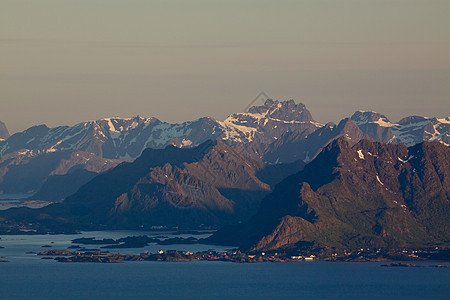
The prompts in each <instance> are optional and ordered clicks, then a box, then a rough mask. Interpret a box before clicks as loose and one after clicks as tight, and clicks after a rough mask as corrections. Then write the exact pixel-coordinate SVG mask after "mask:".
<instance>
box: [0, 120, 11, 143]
mask: <svg viewBox="0 0 450 300" xmlns="http://www.w3.org/2000/svg"><path fill="white" fill-rule="evenodd" d="M7 138H9V132H8V128H6V125H5V123H3V122H2V121H0V141H1V140H6V139H7Z"/></svg>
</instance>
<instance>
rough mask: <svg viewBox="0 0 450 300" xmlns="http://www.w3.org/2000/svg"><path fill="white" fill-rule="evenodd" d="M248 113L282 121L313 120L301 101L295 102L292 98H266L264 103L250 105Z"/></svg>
mask: <svg viewBox="0 0 450 300" xmlns="http://www.w3.org/2000/svg"><path fill="white" fill-rule="evenodd" d="M248 113H249V114H255V115H262V116H265V117H270V118H273V119H278V120H284V121H302V122H309V121H310V122H315V121H314V119H313V118H312V115H311V113H310V112H309V111H308V110H307V109H306V106H305V105H304V104H303V103H298V104H296V103H295V101H294V100H292V99H291V100H287V101H278V100H272V99H267V100H266V101H265V103H264V105H260V106H252V107H250V109H249V110H248Z"/></svg>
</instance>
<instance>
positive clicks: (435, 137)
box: [264, 111, 450, 162]
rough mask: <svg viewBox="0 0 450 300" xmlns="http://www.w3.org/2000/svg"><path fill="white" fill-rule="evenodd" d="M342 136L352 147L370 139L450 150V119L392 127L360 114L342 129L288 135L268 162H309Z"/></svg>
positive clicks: (418, 120) (272, 150)
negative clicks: (427, 143) (426, 143)
mask: <svg viewBox="0 0 450 300" xmlns="http://www.w3.org/2000/svg"><path fill="white" fill-rule="evenodd" d="M341 136H342V137H344V138H345V139H346V140H347V141H348V142H349V143H350V144H351V145H354V144H356V143H357V142H359V141H360V140H361V139H368V140H372V141H376V142H382V143H388V144H390V143H395V144H405V145H406V146H413V145H415V144H418V143H421V142H422V141H430V142H433V141H436V142H441V143H442V144H444V145H446V146H450V117H447V118H442V119H438V118H426V117H418V116H413V117H407V118H404V119H402V120H400V121H399V122H398V123H391V122H390V121H389V120H388V119H387V118H386V116H384V115H381V114H379V113H376V112H363V111H358V112H355V113H354V114H353V116H352V117H351V118H346V119H343V120H342V121H341V122H340V123H339V124H338V125H335V124H334V123H328V124H326V125H325V126H323V127H320V128H318V129H317V130H316V131H314V132H312V133H310V132H307V131H287V132H286V133H285V134H283V135H282V136H281V137H280V138H279V139H277V140H276V141H275V142H273V143H272V144H270V145H269V146H268V147H267V150H266V152H265V153H264V160H265V161H270V162H276V161H281V162H292V161H295V160H298V159H301V160H303V161H305V162H309V161H311V159H312V158H314V157H315V156H316V155H317V154H318V153H319V152H320V150H321V149H322V148H323V147H324V146H325V145H327V144H328V143H329V142H331V141H332V140H334V139H336V138H338V137H341Z"/></svg>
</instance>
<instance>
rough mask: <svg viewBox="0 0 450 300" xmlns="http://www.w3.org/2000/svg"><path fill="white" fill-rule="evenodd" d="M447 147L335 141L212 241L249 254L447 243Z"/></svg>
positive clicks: (449, 208) (449, 234)
mask: <svg viewBox="0 0 450 300" xmlns="http://www.w3.org/2000/svg"><path fill="white" fill-rule="evenodd" d="M449 161H450V149H449V148H448V147H446V146H444V145H442V144H440V143H429V142H423V143H420V144H417V145H415V146H412V147H409V148H407V147H406V146H405V145H394V144H392V145H386V144H381V143H377V142H370V141H367V140H362V141H360V142H358V143H357V144H355V145H354V146H353V147H351V146H350V144H349V143H348V142H347V141H346V139H345V138H343V137H342V138H339V139H336V140H334V141H333V142H332V143H330V144H329V145H328V146H327V147H325V148H324V149H323V150H322V152H321V153H320V154H319V155H318V156H317V157H316V158H315V159H314V160H313V161H312V162H311V163H310V164H308V165H306V166H305V168H304V170H302V171H300V172H299V173H297V174H295V175H292V176H290V177H288V178H286V179H285V180H283V181H282V182H281V183H280V184H278V185H277V186H276V187H275V189H274V191H273V192H272V193H271V194H269V195H268V196H267V197H266V198H265V199H264V200H263V202H262V204H261V208H260V210H259V211H258V213H257V214H256V215H255V216H254V217H253V218H251V219H250V220H249V221H248V222H246V223H244V224H243V225H239V226H237V227H234V228H231V229H230V228H225V229H223V230H222V231H219V232H218V233H217V234H216V235H215V236H213V237H212V241H214V242H219V243H224V244H231V245H237V246H240V247H242V248H244V249H251V250H261V251H262V250H273V249H279V248H295V247H300V245H302V244H304V243H315V244H316V245H317V246H319V247H338V248H347V249H351V248H363V247H364V248H365V247H416V246H427V245H430V244H433V243H443V244H448V241H449V239H450V221H449V218H448V216H449V215H450V199H449V195H450V165H449V163H448V162H449Z"/></svg>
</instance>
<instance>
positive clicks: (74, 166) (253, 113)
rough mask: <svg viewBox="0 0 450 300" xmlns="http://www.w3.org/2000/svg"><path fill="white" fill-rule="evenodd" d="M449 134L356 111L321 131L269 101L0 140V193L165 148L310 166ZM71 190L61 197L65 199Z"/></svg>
mask: <svg viewBox="0 0 450 300" xmlns="http://www.w3.org/2000/svg"><path fill="white" fill-rule="evenodd" d="M449 133H450V118H449V117H447V118H441V119H438V118H426V117H417V116H413V117H407V118H404V119H402V120H400V121H399V122H397V123H392V122H390V121H389V120H388V119H387V118H386V117H385V116H383V115H381V114H379V113H375V112H362V111H358V112H356V113H354V114H353V116H352V117H351V118H346V119H344V120H342V121H341V122H340V123H339V124H337V125H336V124H334V123H327V124H320V123H318V122H316V121H315V120H314V119H313V117H312V115H311V113H310V112H309V111H308V110H307V109H306V107H305V105H303V104H302V103H298V104H296V103H295V102H294V101H293V100H289V101H281V102H280V101H274V100H270V99H268V100H267V101H266V102H265V103H264V104H263V105H260V106H253V107H251V108H250V109H249V110H248V112H246V113H235V114H232V115H230V116H229V117H228V118H226V119H225V120H224V121H217V120H215V119H213V118H209V117H205V118H200V119H198V120H195V121H190V122H184V123H181V124H169V123H166V122H162V121H160V120H158V119H156V118H143V117H140V116H137V117H135V118H106V119H101V120H97V121H89V122H83V123H79V124H77V125H75V126H60V127H56V128H48V127H47V126H45V125H39V126H34V127H31V128H29V129H27V130H25V131H23V132H19V133H16V134H13V135H12V136H10V137H9V138H7V139H6V140H4V141H0V193H4V194H15V193H29V194H33V193H36V192H37V191H39V189H40V188H43V186H44V184H46V182H47V180H49V178H50V177H52V176H64V175H67V174H69V175H70V174H71V173H73V172H75V171H77V170H80V169H83V170H86V171H89V172H94V173H102V172H105V171H107V170H109V169H111V168H113V167H115V166H117V165H118V164H119V163H121V162H123V161H132V160H134V159H136V158H137V157H139V155H140V154H141V153H142V152H143V151H144V149H146V148H153V149H163V148H164V147H166V146H167V145H173V146H176V147H182V148H189V147H195V146H198V145H200V144H201V143H203V142H205V141H207V140H216V139H219V140H221V141H223V142H224V143H226V144H227V145H229V146H231V147H233V148H234V149H235V150H236V151H238V152H239V153H242V154H243V155H246V156H248V157H251V158H253V159H256V160H262V161H263V162H267V163H280V162H283V163H291V162H295V161H298V160H301V161H304V162H309V161H311V160H312V159H313V158H314V157H315V156H316V155H317V154H318V153H319V152H320V151H321V149H322V148H323V147H324V146H326V145H327V144H328V143H329V142H331V141H332V140H333V139H336V138H338V137H340V136H344V137H345V138H346V139H347V140H348V141H349V142H350V144H351V145H354V144H355V143H357V142H358V141H359V140H361V139H369V140H373V141H378V142H383V143H404V144H406V145H408V146H412V145H414V144H416V143H420V142H421V141H439V142H441V143H443V144H445V145H447V146H448V145H450V135H449ZM84 174H86V175H88V174H89V173H84ZM69 177H70V176H69ZM88 178H90V176H89V175H88V176H87V177H86V179H85V180H82V181H80V182H86V181H87V180H88ZM50 183H51V182H50ZM78 187H79V186H77V188H78ZM72 190H73V188H72V189H70V191H67V192H66V193H61V194H60V195H62V197H64V196H68V195H69V194H70V192H71V191H72ZM54 198H55V197H52V199H54ZM42 200H48V199H42Z"/></svg>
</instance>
